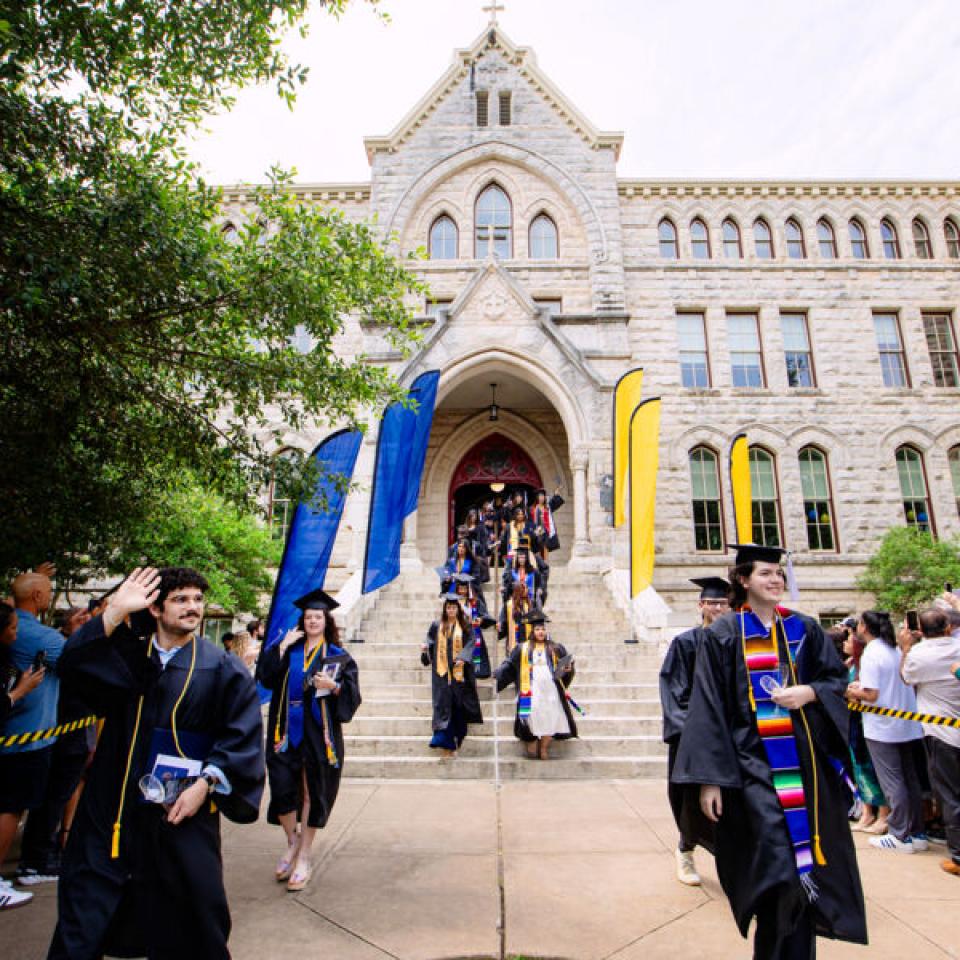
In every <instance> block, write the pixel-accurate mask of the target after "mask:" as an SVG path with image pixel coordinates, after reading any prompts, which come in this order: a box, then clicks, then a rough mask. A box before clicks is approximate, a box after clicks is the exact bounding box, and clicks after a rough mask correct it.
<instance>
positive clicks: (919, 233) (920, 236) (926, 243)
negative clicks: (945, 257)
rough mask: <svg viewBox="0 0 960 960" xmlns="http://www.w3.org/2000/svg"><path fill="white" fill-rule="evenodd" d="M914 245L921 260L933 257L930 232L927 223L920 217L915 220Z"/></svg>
mask: <svg viewBox="0 0 960 960" xmlns="http://www.w3.org/2000/svg"><path fill="white" fill-rule="evenodd" d="M913 245H914V247H915V248H916V251H917V256H918V257H919V258H920V259H921V260H932V259H933V248H932V247H931V245H930V232H929V231H928V230H927V225H926V224H925V223H924V222H923V221H922V220H921V219H920V218H919V217H917V218H916V219H915V220H914V221H913Z"/></svg>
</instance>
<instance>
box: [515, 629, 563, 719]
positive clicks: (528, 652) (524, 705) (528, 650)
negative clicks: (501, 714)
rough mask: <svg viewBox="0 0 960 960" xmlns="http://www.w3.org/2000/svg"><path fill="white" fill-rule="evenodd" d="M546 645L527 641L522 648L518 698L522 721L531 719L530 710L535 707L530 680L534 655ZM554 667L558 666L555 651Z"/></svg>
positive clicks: (519, 715) (518, 711) (518, 713)
mask: <svg viewBox="0 0 960 960" xmlns="http://www.w3.org/2000/svg"><path fill="white" fill-rule="evenodd" d="M543 648H544V644H542V643H535V642H534V641H533V640H527V641H526V642H525V643H524V644H523V646H522V647H521V648H520V694H519V696H518V697H517V716H518V717H519V718H520V719H521V720H528V719H529V718H530V708H531V707H532V706H533V692H532V689H531V685H530V678H531V676H532V674H533V670H532V667H531V660H532V657H533V655H534V654H536V653H537V652H539V651H541V650H543ZM553 666H554V669H556V666H557V653H556V651H553Z"/></svg>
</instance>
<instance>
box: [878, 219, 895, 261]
mask: <svg viewBox="0 0 960 960" xmlns="http://www.w3.org/2000/svg"><path fill="white" fill-rule="evenodd" d="M880 239H881V241H882V242H883V255H884V257H886V259H887V260H899V259H900V238H899V237H898V236H897V228H896V227H895V226H894V225H893V223H892V221H890V220H881V221H880Z"/></svg>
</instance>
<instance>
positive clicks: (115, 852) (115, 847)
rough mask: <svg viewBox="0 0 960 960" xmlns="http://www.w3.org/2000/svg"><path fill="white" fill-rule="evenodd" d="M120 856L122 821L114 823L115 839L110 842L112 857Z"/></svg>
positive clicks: (114, 858) (113, 858) (112, 858)
mask: <svg viewBox="0 0 960 960" xmlns="http://www.w3.org/2000/svg"><path fill="white" fill-rule="evenodd" d="M119 856H120V821H119V820H118V821H117V822H116V823H115V824H114V825H113V840H112V841H111V843H110V859H111V860H116V859H117V858H118V857H119Z"/></svg>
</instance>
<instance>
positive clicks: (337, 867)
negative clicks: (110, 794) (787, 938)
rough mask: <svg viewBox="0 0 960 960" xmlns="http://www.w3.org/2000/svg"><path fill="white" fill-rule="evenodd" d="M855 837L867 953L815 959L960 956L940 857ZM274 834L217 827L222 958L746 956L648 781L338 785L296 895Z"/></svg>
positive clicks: (41, 930)
mask: <svg viewBox="0 0 960 960" xmlns="http://www.w3.org/2000/svg"><path fill="white" fill-rule="evenodd" d="M454 762H455V761H454ZM856 837H857V846H858V851H859V857H860V869H861V872H862V874H863V880H864V887H865V890H866V894H867V910H868V915H869V929H870V938H871V945H870V946H869V947H866V948H863V947H855V946H852V945H849V944H838V943H832V942H830V941H825V940H821V941H820V942H819V949H818V957H819V958H820V960H846V958H855V957H863V958H866V957H869V958H870V960H941V958H947V957H950V958H958V957H960V925H958V919H957V918H958V917H960V881H958V880H957V879H956V878H953V877H950V876H947V875H946V874H944V873H943V872H941V870H940V869H939V866H938V863H939V860H940V859H942V857H943V856H944V853H943V848H942V847H934V848H932V849H931V852H929V853H924V854H915V855H914V856H902V855H899V854H892V853H881V852H880V851H878V850H874V849H872V848H870V847H868V846H867V843H866V838H865V837H863V836H861V835H859V834H857V835H856ZM279 840H280V830H279V828H277V827H270V826H268V825H267V824H266V823H264V822H262V821H261V822H260V823H258V824H255V825H254V826H249V827H237V826H233V825H227V826H226V830H225V835H224V857H225V871H226V876H227V885H228V888H229V893H230V905H231V909H232V911H233V922H234V929H233V936H232V938H231V949H232V951H233V955H234V958H235V960H281V958H283V960H288V958H289V957H291V956H294V955H296V956H300V957H324V958H326V960H385V958H394V960H454V958H456V960H465V958H477V960H480V958H483V960H493V958H496V960H499V958H501V957H525V958H534V957H536V958H550V960H660V958H664V960H666V958H670V960H717V958H721V960H728V958H729V960H741V958H742V960H748V958H749V957H750V945H749V943H748V942H746V941H744V940H742V939H741V938H740V936H739V934H738V933H737V930H736V927H735V925H734V922H733V918H732V916H731V914H730V910H729V908H728V906H727V903H726V900H725V899H724V897H723V894H722V892H721V890H720V887H719V885H718V883H717V879H716V873H715V872H714V870H713V864H712V861H711V858H710V857H709V856H708V855H707V854H705V853H703V851H700V852H698V853H697V863H698V865H699V867H700V871H701V874H702V875H703V878H704V886H703V887H702V888H700V889H697V888H688V887H683V886H681V885H680V884H679V883H677V881H676V880H675V879H674V876H673V866H674V861H673V846H674V844H675V842H676V836H675V829H674V825H673V821H672V820H671V817H670V811H669V808H668V806H667V803H666V798H665V785H664V783H663V782H659V781H621V782H604V783H600V782H594V783H583V782H576V783H566V782H556V781H532V782H530V781H528V782H512V783H508V784H505V785H504V786H503V788H502V791H501V794H500V797H499V803H498V798H497V795H496V790H495V788H494V786H493V785H492V784H489V783H479V782H472V781H460V782H441V781H432V782H429V783H398V782H389V783H388V782H360V781H345V783H344V786H343V788H342V789H341V792H340V799H339V801H338V804H337V808H336V811H335V813H334V816H333V818H332V820H331V823H330V825H329V826H328V828H327V829H326V830H325V831H324V832H322V833H321V834H319V835H318V841H317V845H316V848H315V850H316V858H315V859H316V861H317V867H316V870H315V872H314V878H313V881H312V882H311V884H310V886H309V888H308V889H307V890H306V891H304V892H303V893H301V894H299V895H294V894H289V893H287V892H286V890H285V888H284V887H283V886H282V885H281V884H277V883H275V882H274V881H273V878H272V876H273V867H274V863H275V861H276V859H277V857H278V856H279V854H280V853H281V852H282V844H281V843H280V842H279ZM501 852H502V853H501ZM35 889H37V890H38V894H37V897H36V901H35V902H34V903H33V904H31V905H29V906H27V907H25V908H23V909H20V910H15V911H9V912H6V913H3V914H0V943H2V944H3V956H4V958H5V960H37V958H42V957H44V956H45V955H46V948H47V944H48V942H49V937H50V932H51V930H52V928H53V922H54V915H55V910H56V891H55V888H54V887H53V885H50V886H45V887H40V888H35ZM501 891H502V893H501ZM501 901H502V903H503V915H504V918H505V922H504V927H505V930H504V943H503V951H504V952H502V950H501V935H500V931H499V929H498V924H499V920H500V916H501Z"/></svg>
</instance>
